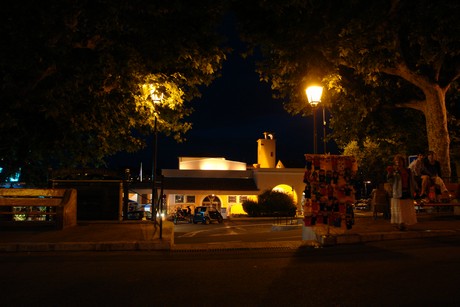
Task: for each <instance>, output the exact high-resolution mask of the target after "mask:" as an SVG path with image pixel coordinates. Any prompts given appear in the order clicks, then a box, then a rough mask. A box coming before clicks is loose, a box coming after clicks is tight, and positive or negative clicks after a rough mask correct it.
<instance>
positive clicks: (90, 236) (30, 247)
mask: <svg viewBox="0 0 460 307" xmlns="http://www.w3.org/2000/svg"><path fill="white" fill-rule="evenodd" d="M417 217H418V223H417V224H416V225H413V226H411V227H409V229H408V230H407V231H399V230H397V229H395V228H394V227H393V226H392V225H391V224H390V221H389V220H386V219H384V218H383V217H382V216H378V217H377V219H374V217H373V216H372V213H371V212H362V211H357V212H355V224H354V225H353V228H352V229H351V230H347V231H346V232H345V233H343V234H340V235H335V236H331V237H329V238H323V239H324V241H323V242H316V241H313V242H312V241H303V240H302V236H301V235H299V240H298V241H279V242H275V241H271V242H251V243H244V242H241V243H226V242H223V243H221V244H212V245H211V244H209V245H208V244H187V245H175V244H174V235H173V231H174V224H172V223H171V222H164V223H163V228H162V238H161V239H160V230H159V228H157V229H156V230H155V228H154V227H153V224H152V223H151V222H131V221H130V222H116V221H114V222H112V221H108V222H103V221H88V222H79V223H78V225H77V226H75V227H70V228H67V229H64V230H46V229H40V230H38V229H36V230H21V229H19V230H11V229H10V230H5V229H2V230H0V252H39V251H154V250H159V251H180V250H211V249H212V250H216V249H219V250H220V249H257V248H299V247H303V246H318V245H321V244H322V245H335V244H359V243H365V242H371V241H381V240H397V239H411V238H424V237H440V236H453V235H457V236H458V235H460V216H454V215H451V214H448V215H447V214H445V213H433V214H427V213H421V214H418V215H417ZM298 227H299V228H301V227H303V226H301V225H299V226H298ZM320 241H321V240H320Z"/></svg>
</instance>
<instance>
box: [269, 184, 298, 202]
mask: <svg viewBox="0 0 460 307" xmlns="http://www.w3.org/2000/svg"><path fill="white" fill-rule="evenodd" d="M272 190H273V191H277V192H281V193H285V194H287V195H289V196H290V197H291V198H292V200H293V201H294V204H297V193H296V191H295V190H294V187H292V186H290V185H287V184H279V185H277V186H276V187H274V188H273V189H272Z"/></svg>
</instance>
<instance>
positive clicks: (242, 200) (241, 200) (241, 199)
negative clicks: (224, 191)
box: [240, 196, 248, 203]
mask: <svg viewBox="0 0 460 307" xmlns="http://www.w3.org/2000/svg"><path fill="white" fill-rule="evenodd" d="M247 200H248V197H247V196H240V203H242V202H245V201H247Z"/></svg>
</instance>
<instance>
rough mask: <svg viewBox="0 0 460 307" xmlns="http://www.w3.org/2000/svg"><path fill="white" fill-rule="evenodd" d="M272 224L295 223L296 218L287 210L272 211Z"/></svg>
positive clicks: (296, 221)
mask: <svg viewBox="0 0 460 307" xmlns="http://www.w3.org/2000/svg"><path fill="white" fill-rule="evenodd" d="M273 215H274V216H273V225H297V224H298V218H297V217H295V216H292V215H291V216H289V214H288V213H287V212H273Z"/></svg>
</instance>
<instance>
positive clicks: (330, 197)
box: [302, 154, 358, 241]
mask: <svg viewBox="0 0 460 307" xmlns="http://www.w3.org/2000/svg"><path fill="white" fill-rule="evenodd" d="M305 159H306V165H305V174H304V179H303V182H304V183H305V190H304V203H303V206H302V209H303V214H304V220H303V221H304V225H303V232H302V239H303V240H317V241H319V239H320V238H327V237H330V236H331V235H337V234H342V233H344V232H345V231H346V230H347V229H351V228H352V226H353V223H354V216H353V203H354V202H355V189H354V177H355V174H356V172H357V170H358V165H357V163H356V160H355V158H354V157H352V156H341V155H315V154H306V155H305Z"/></svg>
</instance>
